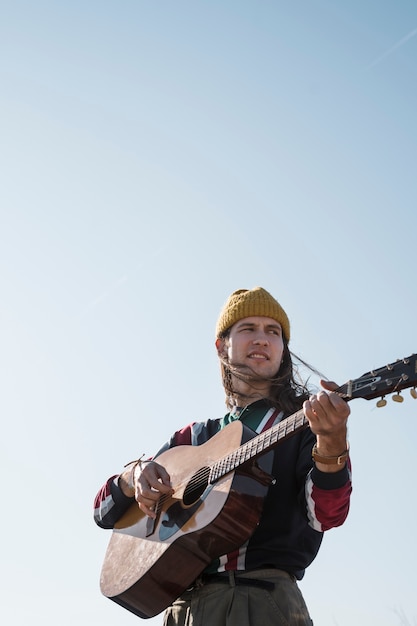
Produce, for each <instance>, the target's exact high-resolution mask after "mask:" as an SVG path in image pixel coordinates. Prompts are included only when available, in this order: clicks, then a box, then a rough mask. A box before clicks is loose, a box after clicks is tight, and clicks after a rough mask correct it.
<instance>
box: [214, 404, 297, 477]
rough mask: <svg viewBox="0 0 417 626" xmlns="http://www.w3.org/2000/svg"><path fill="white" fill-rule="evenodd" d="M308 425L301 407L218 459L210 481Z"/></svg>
mask: <svg viewBox="0 0 417 626" xmlns="http://www.w3.org/2000/svg"><path fill="white" fill-rule="evenodd" d="M307 426H308V420H307V418H306V417H305V415H304V411H303V410H302V409H300V410H299V411H297V412H296V413H294V414H293V415H290V416H289V417H287V418H286V419H284V420H282V421H281V422H279V423H278V424H275V426H272V427H271V428H268V430H266V431H265V432H263V433H260V434H259V435H256V436H255V437H254V438H253V439H250V440H249V441H247V442H246V443H244V444H242V445H241V446H239V448H237V449H236V450H235V451H234V452H232V453H231V454H228V455H227V456H225V457H223V458H222V459H220V460H219V461H216V463H214V464H213V466H212V468H211V471H210V482H211V483H213V482H215V481H216V480H218V479H219V478H221V477H222V476H225V475H226V474H228V473H229V472H231V471H233V470H235V469H237V468H238V467H240V466H242V465H243V464H244V463H247V462H248V461H250V460H251V459H255V458H256V457H258V456H260V455H261V454H263V453H264V452H267V451H268V450H270V449H272V448H274V447H275V446H277V445H278V444H279V443H281V442H282V441H284V440H285V439H288V438H289V437H291V436H292V435H295V433H297V432H298V431H300V430H302V429H304V428H307Z"/></svg>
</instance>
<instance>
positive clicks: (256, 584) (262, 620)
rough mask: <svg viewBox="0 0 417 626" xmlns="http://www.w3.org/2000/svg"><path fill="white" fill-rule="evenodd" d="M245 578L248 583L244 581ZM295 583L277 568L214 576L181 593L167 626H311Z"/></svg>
mask: <svg viewBox="0 0 417 626" xmlns="http://www.w3.org/2000/svg"><path fill="white" fill-rule="evenodd" d="M245 579H246V581H245ZM312 624H313V622H312V620H311V618H310V616H309V614H308V610H307V607H306V604H305V602H304V598H303V596H302V594H301V591H300V589H299V587H298V585H297V583H296V582H295V580H294V579H293V578H292V577H291V576H290V575H289V574H287V573H286V572H282V571H280V570H275V569H263V570H256V572H239V573H237V576H236V577H235V575H234V573H233V572H230V573H229V575H226V576H225V577H223V576H222V578H220V577H219V578H217V577H214V578H213V579H210V577H209V578H208V579H207V581H205V582H203V583H198V582H197V583H196V585H195V586H194V587H193V588H192V589H190V590H188V591H186V592H185V593H183V594H182V596H181V597H180V598H178V600H176V601H175V602H174V603H173V604H172V605H171V606H170V607H169V608H168V609H167V610H166V612H165V616H164V626H312Z"/></svg>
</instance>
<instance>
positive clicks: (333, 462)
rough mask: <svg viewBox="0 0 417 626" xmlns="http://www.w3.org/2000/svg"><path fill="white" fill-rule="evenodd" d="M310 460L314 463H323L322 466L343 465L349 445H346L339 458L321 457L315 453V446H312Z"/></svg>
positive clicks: (347, 454)
mask: <svg viewBox="0 0 417 626" xmlns="http://www.w3.org/2000/svg"><path fill="white" fill-rule="evenodd" d="M311 456H312V459H313V461H314V462H315V463H324V465H343V463H344V462H345V461H346V460H347V459H348V457H349V444H346V450H345V451H344V452H342V454H339V456H323V455H321V454H319V453H318V452H317V444H316V443H315V444H314V446H313V450H312V452H311Z"/></svg>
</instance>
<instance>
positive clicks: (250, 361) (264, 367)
mask: <svg viewBox="0 0 417 626" xmlns="http://www.w3.org/2000/svg"><path fill="white" fill-rule="evenodd" d="M216 347H217V351H218V354H219V356H225V357H227V359H228V361H229V363H230V364H231V365H235V366H239V365H240V366H242V365H243V366H245V367H247V368H249V369H250V370H252V371H253V372H254V374H256V375H257V376H259V377H261V378H268V379H269V378H272V377H273V376H275V375H276V374H277V372H278V370H279V368H280V365H281V361H282V356H283V352H284V341H283V337H282V328H281V324H279V323H278V322H276V321H275V320H273V319H272V318H270V317H263V316H253V317H245V318H244V319H242V320H240V321H239V322H236V324H234V325H233V326H232V328H231V329H230V333H229V336H228V337H226V338H225V339H218V340H217V341H216Z"/></svg>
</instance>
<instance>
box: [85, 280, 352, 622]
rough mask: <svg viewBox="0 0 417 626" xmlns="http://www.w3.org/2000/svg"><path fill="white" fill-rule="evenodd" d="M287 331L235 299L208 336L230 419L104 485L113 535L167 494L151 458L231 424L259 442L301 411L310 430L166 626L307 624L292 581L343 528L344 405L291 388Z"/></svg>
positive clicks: (262, 306)
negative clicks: (249, 525) (236, 537)
mask: <svg viewBox="0 0 417 626" xmlns="http://www.w3.org/2000/svg"><path fill="white" fill-rule="evenodd" d="M289 340H290V323H289V320H288V317H287V314H286V313H285V311H284V309H283V308H282V307H281V305H280V304H279V303H278V302H277V301H276V300H275V298H273V297H272V295H271V294H270V293H268V292H267V291H266V290H265V289H262V288H261V287H256V288H254V289H251V290H246V289H240V290H238V291H236V292H234V293H233V294H232V295H231V296H230V297H229V299H228V300H227V302H226V303H225V305H224V307H223V309H222V311H221V313H220V316H219V319H218V322H217V326H216V349H217V353H218V356H219V360H220V365H221V372H222V382H223V386H224V389H225V392H226V405H227V408H228V413H227V414H226V415H225V416H224V417H223V418H221V419H216V420H208V421H207V422H205V423H193V424H190V425H189V426H187V427H185V428H183V429H182V430H179V431H177V432H176V433H175V434H174V435H173V436H172V437H171V439H170V440H169V442H168V443H167V444H166V445H165V446H164V447H163V448H162V449H161V450H160V451H159V452H158V454H157V455H155V457H154V459H153V460H151V461H149V462H146V463H141V462H136V463H133V464H132V465H131V466H130V467H128V468H127V469H126V470H125V471H124V472H122V473H121V474H120V475H119V476H117V477H112V478H111V479H109V480H108V481H107V483H106V484H105V485H104V487H103V488H102V489H101V491H100V492H99V493H98V495H97V497H96V501H95V520H96V522H97V524H98V525H99V526H101V527H104V528H112V527H113V525H114V524H115V522H116V521H117V519H119V518H120V517H121V515H123V513H124V512H125V511H126V510H127V508H128V507H129V506H130V505H131V504H132V502H134V500H135V499H136V501H137V503H138V506H139V507H140V509H141V510H142V512H143V513H144V514H146V516H148V517H149V518H150V519H155V518H156V509H157V504H158V501H159V499H160V497H161V496H162V495H165V497H166V496H168V497H169V496H171V495H172V494H173V487H172V485H171V482H170V476H169V474H168V472H167V470H166V469H165V468H164V467H163V465H161V464H159V463H158V462H157V459H158V455H159V454H160V453H161V452H164V451H166V450H168V449H169V448H172V447H174V446H178V445H200V444H202V443H205V442H207V441H208V440H209V439H210V438H211V437H212V436H213V435H215V434H216V433H218V432H219V431H221V430H222V429H223V428H224V427H226V426H227V425H228V424H230V423H231V422H233V421H234V420H240V421H241V422H242V423H243V424H245V425H246V426H249V427H250V428H251V429H252V430H254V431H255V432H257V433H260V432H263V431H266V430H267V429H270V428H271V427H272V426H273V425H275V424H278V423H280V422H281V421H282V420H283V419H284V418H287V417H288V416H290V415H292V414H293V413H295V412H297V411H299V410H300V409H301V408H303V410H304V414H305V416H306V418H307V420H308V423H309V428H302V429H299V430H297V431H296V432H295V433H294V434H292V436H290V437H286V438H284V440H283V441H282V442H280V443H279V445H277V446H275V447H274V449H273V459H272V466H271V467H270V473H271V475H272V477H274V479H275V480H273V481H272V482H271V484H270V485H269V487H268V489H267V494H266V497H265V500H264V503H263V508H262V513H261V516H260V520H259V524H258V525H257V526H256V529H255V530H254V532H253V533H252V535H251V536H250V537H249V539H248V540H247V541H244V542H243V543H242V545H240V546H236V547H235V549H234V550H232V551H231V552H230V553H229V554H225V555H221V556H219V558H216V559H215V561H213V563H212V564H211V565H210V566H209V567H208V568H207V569H206V570H205V572H203V573H202V575H201V576H199V577H198V579H197V580H196V582H195V583H194V584H193V585H192V586H191V588H190V589H187V590H186V591H185V592H184V593H183V594H182V595H181V596H180V598H178V599H177V600H176V601H175V602H174V603H173V604H172V606H170V607H169V608H168V609H167V610H166V612H165V617H164V625H165V626H174V625H176V626H226V625H227V626H259V624H262V625H263V626H269V625H271V626H272V625H274V626H275V625H276V624H282V625H287V624H288V625H291V626H305V625H308V624H310V625H311V624H312V621H311V618H310V616H309V613H308V610H307V607H306V605H305V602H304V599H303V597H302V595H301V592H300V590H299V587H298V585H297V580H300V579H301V578H302V577H303V576H304V572H305V569H306V568H307V567H308V566H309V565H310V563H311V562H312V561H313V559H314V558H315V557H316V555H317V552H318V550H319V547H320V544H321V541H322V537H323V532H324V531H325V530H327V529H329V528H332V527H335V526H339V525H341V524H343V522H344V521H345V519H346V516H347V514H348V510H349V500H350V493H351V480H350V461H349V453H348V444H347V420H348V416H349V413H350V410H349V407H348V405H347V404H346V403H345V402H344V400H343V399H342V398H341V397H339V396H338V395H337V393H334V390H335V389H336V388H337V386H336V385H335V384H334V383H329V382H324V381H322V383H321V384H322V386H323V387H324V389H325V390H326V391H321V392H319V393H318V394H314V395H311V396H310V395H309V393H308V391H307V389H306V387H305V386H304V385H303V384H302V383H301V382H298V381H297V380H296V376H295V374H294V371H293V364H292V359H291V353H290V350H289V348H288V343H289Z"/></svg>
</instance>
